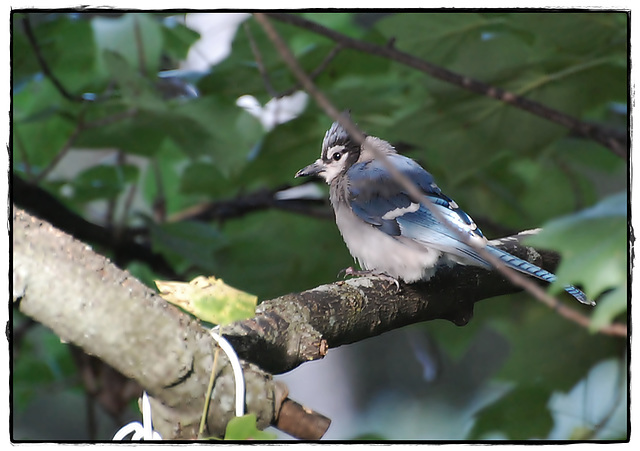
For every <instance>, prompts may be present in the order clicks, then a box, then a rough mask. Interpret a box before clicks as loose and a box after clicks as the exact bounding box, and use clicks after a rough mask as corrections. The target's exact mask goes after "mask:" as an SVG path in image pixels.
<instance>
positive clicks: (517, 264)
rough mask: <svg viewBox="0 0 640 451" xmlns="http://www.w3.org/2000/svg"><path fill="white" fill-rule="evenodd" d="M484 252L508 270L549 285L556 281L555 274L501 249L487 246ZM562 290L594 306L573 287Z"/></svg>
mask: <svg viewBox="0 0 640 451" xmlns="http://www.w3.org/2000/svg"><path fill="white" fill-rule="evenodd" d="M486 250H487V251H489V252H490V253H491V254H493V255H494V256H495V257H498V258H499V259H500V260H502V262H503V263H504V264H505V265H507V266H509V267H510V268H513V269H515V270H517V271H520V272H522V273H524V274H528V275H530V276H533V277H537V278H538V279H542V280H544V281H546V282H549V283H552V282H555V281H556V276H555V274H552V273H550V272H549V271H547V270H544V269H542V268H540V267H538V266H536V265H534V264H531V263H529V262H528V261H525V260H522V259H521V258H518V257H516V256H514V255H511V254H510V253H508V252H505V251H503V250H501V249H498V248H495V247H492V246H487V247H486ZM564 290H565V291H566V292H567V293H569V294H570V295H571V296H573V297H574V298H576V299H577V300H578V301H580V302H581V303H583V304H587V305H595V302H593V301H590V300H589V299H588V298H587V295H586V294H584V293H583V292H582V291H580V290H579V289H577V288H576V287H574V286H573V285H568V286H566V287H564Z"/></svg>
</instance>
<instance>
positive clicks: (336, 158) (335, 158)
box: [331, 152, 342, 161]
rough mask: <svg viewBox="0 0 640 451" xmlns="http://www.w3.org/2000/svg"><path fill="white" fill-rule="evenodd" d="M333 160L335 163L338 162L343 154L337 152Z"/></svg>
mask: <svg viewBox="0 0 640 451" xmlns="http://www.w3.org/2000/svg"><path fill="white" fill-rule="evenodd" d="M331 158H333V160H334V161H338V160H340V158H342V154H341V153H340V152H336V153H334V154H333V156H332V157H331Z"/></svg>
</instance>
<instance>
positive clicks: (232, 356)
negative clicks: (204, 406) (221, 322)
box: [209, 326, 244, 417]
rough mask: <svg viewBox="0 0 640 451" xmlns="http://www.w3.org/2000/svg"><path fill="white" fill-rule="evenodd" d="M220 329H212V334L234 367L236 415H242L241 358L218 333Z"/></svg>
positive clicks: (242, 382) (242, 384)
mask: <svg viewBox="0 0 640 451" xmlns="http://www.w3.org/2000/svg"><path fill="white" fill-rule="evenodd" d="M217 329H219V327H218V326H216V327H214V328H213V329H211V330H210V331H209V332H211V336H212V337H213V339H214V340H215V341H216V342H218V345H219V346H220V348H222V350H223V351H224V353H225V354H227V357H228V358H229V362H230V363H231V369H233V378H234V379H235V383H236V416H237V417H241V416H243V415H244V374H243V373H242V367H241V366H240V359H238V354H236V351H235V350H234V349H233V346H231V344H230V343H229V342H228V341H227V339H226V338H224V337H223V336H222V335H218V333H217V332H216V330H217Z"/></svg>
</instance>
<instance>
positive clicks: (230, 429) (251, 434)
mask: <svg viewBox="0 0 640 451" xmlns="http://www.w3.org/2000/svg"><path fill="white" fill-rule="evenodd" d="M276 438H277V436H276V435H275V434H273V433H271V432H265V431H261V430H260V429H258V428H257V419H256V415H255V414H254V413H248V414H246V415H244V416H241V417H235V418H232V419H231V420H230V421H229V423H227V430H226V432H225V435H224V439H225V440H275V439H276Z"/></svg>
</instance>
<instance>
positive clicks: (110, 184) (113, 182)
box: [71, 165, 139, 202]
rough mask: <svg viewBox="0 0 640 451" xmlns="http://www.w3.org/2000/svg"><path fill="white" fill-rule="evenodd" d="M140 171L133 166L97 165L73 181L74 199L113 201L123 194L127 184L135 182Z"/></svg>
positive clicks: (80, 200) (79, 200)
mask: <svg viewBox="0 0 640 451" xmlns="http://www.w3.org/2000/svg"><path fill="white" fill-rule="evenodd" d="M138 174H139V171H138V168H137V167H136V166H133V165H119V166H111V165H97V166H93V167H91V168H89V169H87V170H85V171H82V172H81V173H80V174H78V175H77V176H75V177H74V178H73V180H71V186H72V187H73V199H74V200H75V201H76V202H90V201H93V200H97V199H113V198H115V197H117V196H119V195H120V194H121V193H122V190H123V189H124V188H125V186H126V184H127V183H131V182H133V181H135V180H136V179H137V177H138Z"/></svg>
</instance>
